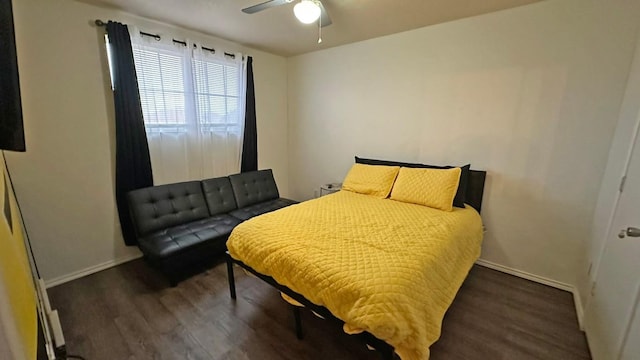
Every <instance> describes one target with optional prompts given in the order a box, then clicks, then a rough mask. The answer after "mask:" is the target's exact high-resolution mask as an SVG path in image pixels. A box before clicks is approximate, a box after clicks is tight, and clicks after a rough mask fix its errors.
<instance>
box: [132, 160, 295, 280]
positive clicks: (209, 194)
mask: <svg viewBox="0 0 640 360" xmlns="http://www.w3.org/2000/svg"><path fill="white" fill-rule="evenodd" d="M127 197H128V201H129V208H130V212H131V217H132V220H133V224H134V227H135V229H136V236H137V240H138V246H139V247H140V250H141V251H142V253H143V254H144V256H145V258H146V259H147V261H148V262H150V263H151V264H152V265H154V266H156V267H158V268H159V269H160V270H161V271H162V272H163V273H164V274H165V275H166V276H167V277H168V278H169V281H170V283H171V285H172V286H175V285H176V284H177V282H178V281H179V279H181V278H182V277H184V274H185V271H186V270H193V269H194V267H196V266H198V265H202V264H204V263H208V262H209V263H210V262H211V259H212V258H215V257H216V255H219V254H222V253H224V252H225V251H226V241H227V238H228V237H229V234H231V231H232V230H233V228H234V227H235V226H236V225H238V224H240V223H241V222H243V221H245V220H248V219H250V218H252V217H254V216H257V215H260V214H264V213H267V212H270V211H274V210H277V209H280V208H283V207H286V206H289V205H292V204H295V203H296V201H293V200H289V199H284V198H281V197H280V195H279V193H278V187H277V186H276V182H275V180H274V178H273V172H272V171H271V170H270V169H269V170H260V171H253V172H246V173H240V174H235V175H231V176H228V177H219V178H214V179H208V180H202V181H189V182H183V183H177V184H168V185H160V186H152V187H148V188H143V189H138V190H134V191H131V192H129V193H128V194H127Z"/></svg>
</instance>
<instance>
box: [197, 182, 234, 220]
mask: <svg viewBox="0 0 640 360" xmlns="http://www.w3.org/2000/svg"><path fill="white" fill-rule="evenodd" d="M202 190H203V191H204V197H205V200H206V201H207V206H208V207H209V214H210V215H217V214H223V213H228V212H229V211H231V210H234V209H237V208H238V206H237V205H236V199H235V197H234V196H233V188H232V187H231V182H230V181H229V178H228V177H226V176H225V177H219V178H214V179H207V180H202Z"/></svg>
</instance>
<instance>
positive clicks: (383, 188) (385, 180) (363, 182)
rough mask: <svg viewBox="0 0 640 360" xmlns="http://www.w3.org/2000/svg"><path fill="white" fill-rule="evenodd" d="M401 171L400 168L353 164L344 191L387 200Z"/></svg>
mask: <svg viewBox="0 0 640 360" xmlns="http://www.w3.org/2000/svg"><path fill="white" fill-rule="evenodd" d="M399 170H400V168H399V167H398V166H382V165H381V166H373V165H363V164H353V166H352V167H351V170H349V173H348V174H347V177H345V179H344V182H343V183H342V190H346V191H351V192H355V193H358V194H364V195H371V196H375V197H378V198H386V197H387V196H389V192H390V191H391V187H392V186H393V182H394V180H395V179H396V176H397V175H398V171H399Z"/></svg>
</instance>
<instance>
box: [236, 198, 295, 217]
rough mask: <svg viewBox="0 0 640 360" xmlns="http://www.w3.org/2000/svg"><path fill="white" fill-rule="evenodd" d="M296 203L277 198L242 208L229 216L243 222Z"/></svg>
mask: <svg viewBox="0 0 640 360" xmlns="http://www.w3.org/2000/svg"><path fill="white" fill-rule="evenodd" d="M297 203H298V202H297V201H293V200H289V199H284V198H279V199H276V200H271V201H265V202H262V203H259V204H254V205H251V206H247V207H244V208H242V209H238V210H234V211H232V212H230V213H229V214H230V215H232V216H233V217H237V218H238V219H240V220H242V221H245V220H249V219H251V218H252V217H254V216H258V215H262V214H266V213H268V212H271V211H274V210H278V209H282V208H283V207H286V206H289V205H293V204H297Z"/></svg>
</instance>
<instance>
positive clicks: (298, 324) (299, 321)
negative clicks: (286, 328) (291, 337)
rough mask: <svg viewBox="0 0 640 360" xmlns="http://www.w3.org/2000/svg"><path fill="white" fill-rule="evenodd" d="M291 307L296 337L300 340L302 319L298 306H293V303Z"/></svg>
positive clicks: (301, 336)
mask: <svg viewBox="0 0 640 360" xmlns="http://www.w3.org/2000/svg"><path fill="white" fill-rule="evenodd" d="M291 307H293V318H294V319H295V321H296V337H297V338H298V340H302V338H303V334H302V319H301V318H300V307H299V306H294V305H291Z"/></svg>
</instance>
